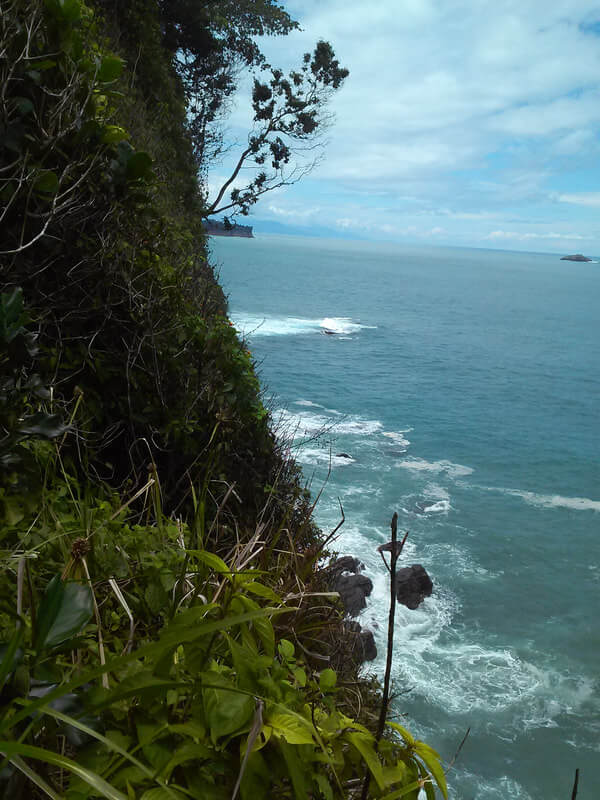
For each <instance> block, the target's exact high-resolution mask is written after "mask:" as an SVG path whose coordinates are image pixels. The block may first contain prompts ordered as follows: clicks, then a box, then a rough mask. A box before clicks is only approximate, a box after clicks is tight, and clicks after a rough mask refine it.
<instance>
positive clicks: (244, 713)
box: [202, 673, 254, 744]
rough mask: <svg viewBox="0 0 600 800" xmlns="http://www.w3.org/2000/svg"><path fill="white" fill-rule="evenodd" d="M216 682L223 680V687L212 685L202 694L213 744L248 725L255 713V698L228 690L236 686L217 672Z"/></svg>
mask: <svg viewBox="0 0 600 800" xmlns="http://www.w3.org/2000/svg"><path fill="white" fill-rule="evenodd" d="M211 680H213V679H212V676H211ZM214 682H215V683H217V685H219V684H220V683H221V682H222V683H223V689H220V688H219V689H218V688H214V687H210V688H207V689H204V690H203V692H202V696H203V700H204V712H205V714H206V721H207V723H208V726H209V728H210V738H211V739H212V742H213V744H216V743H217V740H218V739H220V738H222V737H223V736H229V735H230V734H232V733H235V732H236V731H239V730H241V729H242V728H243V727H244V726H245V725H247V723H248V722H249V721H250V719H251V718H252V716H253V714H254V699H253V698H252V697H251V696H249V695H247V694H239V693H238V692H234V691H227V689H234V688H236V687H234V686H233V685H232V684H229V683H228V682H227V681H226V680H225V679H224V678H223V677H222V676H219V675H218V674H217V673H215V677H214Z"/></svg>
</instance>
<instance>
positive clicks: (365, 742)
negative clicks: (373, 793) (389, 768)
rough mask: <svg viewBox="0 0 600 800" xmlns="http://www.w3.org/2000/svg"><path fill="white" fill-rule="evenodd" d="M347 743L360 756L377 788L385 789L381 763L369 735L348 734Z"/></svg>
mask: <svg viewBox="0 0 600 800" xmlns="http://www.w3.org/2000/svg"><path fill="white" fill-rule="evenodd" d="M348 741H349V742H350V744H351V745H353V747H355V748H356V749H357V750H358V752H359V753H360V754H361V756H362V758H363V760H364V762H365V763H366V765H367V766H368V767H369V770H370V771H371V775H372V776H373V777H374V778H375V780H376V781H377V785H378V786H379V788H380V789H385V779H384V777H383V769H382V766H381V762H380V761H379V758H378V757H377V753H376V752H375V748H374V746H373V744H374V739H373V737H372V736H371V735H370V734H368V735H365V734H364V733H350V734H348Z"/></svg>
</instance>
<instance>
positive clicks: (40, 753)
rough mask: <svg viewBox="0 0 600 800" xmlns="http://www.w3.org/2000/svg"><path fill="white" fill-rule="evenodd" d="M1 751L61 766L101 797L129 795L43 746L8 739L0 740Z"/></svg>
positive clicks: (117, 798) (117, 799) (110, 798)
mask: <svg viewBox="0 0 600 800" xmlns="http://www.w3.org/2000/svg"><path fill="white" fill-rule="evenodd" d="M0 753H3V754H4V755H5V757H6V758H8V760H9V761H10V760H11V759H12V758H13V757H14V756H24V757H25V758H32V759H34V760H35V761H43V762H45V763H46V764H52V765H53V766H56V767H60V769H63V770H65V772H70V773H72V774H73V775H77V777H78V778H81V779H82V780H83V781H85V783H87V784H88V785H89V786H91V787H92V789H94V790H95V792H96V793H97V794H99V795H100V796H101V797H106V798H108V800H127V797H126V796H125V795H124V794H123V793H122V792H120V791H119V790H118V789H115V788H114V786H111V785H110V784H109V783H107V782H106V781H105V780H104V779H103V778H101V777H100V776H99V775H97V774H96V773H95V772H92V771H91V770H89V769H86V768H85V767H81V766H79V764H78V763H77V762H76V761H73V760H72V759H70V758H66V757H65V756H61V755H59V754H58V753H53V752H52V751H51V750H45V749H44V748H43V747H34V746H33V745H29V744H22V743H21V742H15V741H6V742H0Z"/></svg>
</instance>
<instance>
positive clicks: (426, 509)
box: [423, 500, 452, 514]
mask: <svg viewBox="0 0 600 800" xmlns="http://www.w3.org/2000/svg"><path fill="white" fill-rule="evenodd" d="M451 508H452V506H451V505H450V503H449V501H448V500H438V501H437V502H436V503H432V504H431V505H427V504H424V505H423V513H424V514H447V513H448V511H450V509H451Z"/></svg>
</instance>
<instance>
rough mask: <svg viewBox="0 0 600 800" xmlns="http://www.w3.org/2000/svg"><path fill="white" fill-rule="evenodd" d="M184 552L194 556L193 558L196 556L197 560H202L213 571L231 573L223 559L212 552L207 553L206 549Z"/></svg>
mask: <svg viewBox="0 0 600 800" xmlns="http://www.w3.org/2000/svg"><path fill="white" fill-rule="evenodd" d="M186 553H187V554H188V555H189V556H194V558H197V559H198V561H202V562H203V563H204V564H206V566H207V567H210V569H212V570H214V571H215V572H219V573H221V574H223V573H224V574H226V575H229V574H231V570H230V568H229V567H228V566H227V564H226V563H225V562H224V561H223V559H222V558H219V556H217V555H215V554H214V553H209V552H207V551H206V550H186Z"/></svg>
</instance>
